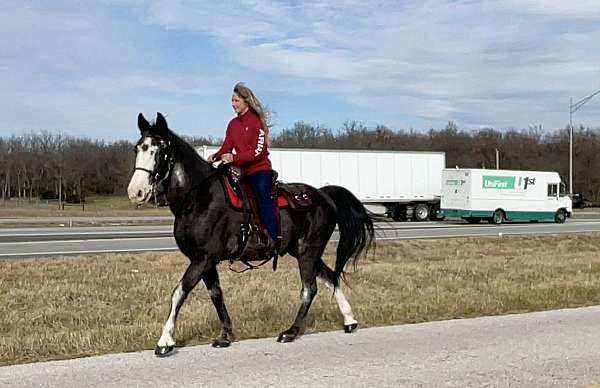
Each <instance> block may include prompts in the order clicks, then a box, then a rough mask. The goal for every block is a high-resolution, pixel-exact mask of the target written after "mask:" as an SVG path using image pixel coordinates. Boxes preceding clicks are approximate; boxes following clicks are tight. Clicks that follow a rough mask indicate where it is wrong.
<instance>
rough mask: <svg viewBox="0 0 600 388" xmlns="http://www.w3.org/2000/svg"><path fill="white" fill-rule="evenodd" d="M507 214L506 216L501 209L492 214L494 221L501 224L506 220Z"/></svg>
mask: <svg viewBox="0 0 600 388" xmlns="http://www.w3.org/2000/svg"><path fill="white" fill-rule="evenodd" d="M505 219H506V218H505V216H504V212H503V211H502V210H500V209H498V210H496V211H495V212H494V215H493V216H492V223H493V224H496V225H500V224H501V223H503V222H504V220H505Z"/></svg>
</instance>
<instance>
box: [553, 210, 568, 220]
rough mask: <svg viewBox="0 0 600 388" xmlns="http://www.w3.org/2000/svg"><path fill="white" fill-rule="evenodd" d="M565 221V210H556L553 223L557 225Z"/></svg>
mask: <svg viewBox="0 0 600 388" xmlns="http://www.w3.org/2000/svg"><path fill="white" fill-rule="evenodd" d="M566 219H567V213H566V212H565V210H564V209H558V211H557V212H556V214H555V215H554V222H556V223H557V224H564V222H565V220H566Z"/></svg>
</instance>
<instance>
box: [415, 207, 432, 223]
mask: <svg viewBox="0 0 600 388" xmlns="http://www.w3.org/2000/svg"><path fill="white" fill-rule="evenodd" d="M413 218H414V220H415V221H427V220H428V219H429V207H428V206H427V205H426V204H424V203H420V204H418V205H417V206H415V210H414V211H413Z"/></svg>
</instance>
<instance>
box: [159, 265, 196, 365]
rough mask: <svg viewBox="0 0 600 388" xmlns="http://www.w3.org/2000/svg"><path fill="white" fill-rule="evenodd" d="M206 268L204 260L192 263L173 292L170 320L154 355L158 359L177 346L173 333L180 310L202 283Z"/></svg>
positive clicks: (165, 326)
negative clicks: (187, 298) (189, 295)
mask: <svg viewBox="0 0 600 388" xmlns="http://www.w3.org/2000/svg"><path fill="white" fill-rule="evenodd" d="M204 266H205V261H204V260H202V261H200V262H196V261H195V262H192V263H190V265H189V266H188V267H187V269H186V270H185V273H184V274H183V277H182V278H181V280H180V281H179V283H178V284H177V287H175V289H174V290H173V294H172V295H171V311H170V312H169V318H167V321H166V322H165V324H164V326H163V328H162V334H161V336H160V339H159V340H158V343H157V345H156V349H155V350H154V354H156V355H157V356H158V357H164V356H166V355H168V354H169V353H171V351H172V350H173V347H174V346H175V340H173V332H174V331H175V321H176V320H177V314H179V309H180V308H181V306H182V305H183V302H184V301H185V298H186V297H187V296H188V294H189V293H190V292H191V291H192V290H193V289H194V287H195V286H196V284H198V281H200V278H201V277H202V272H203V271H204Z"/></svg>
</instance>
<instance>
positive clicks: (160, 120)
mask: <svg viewBox="0 0 600 388" xmlns="http://www.w3.org/2000/svg"><path fill="white" fill-rule="evenodd" d="M156 132H157V135H160V136H162V137H164V138H165V139H167V138H168V137H169V126H168V125H167V120H165V116H163V115H162V114H161V113H160V112H156Z"/></svg>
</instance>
